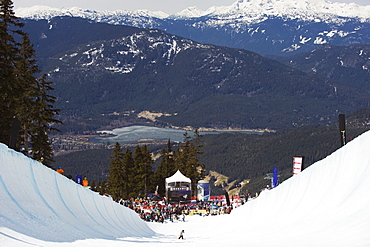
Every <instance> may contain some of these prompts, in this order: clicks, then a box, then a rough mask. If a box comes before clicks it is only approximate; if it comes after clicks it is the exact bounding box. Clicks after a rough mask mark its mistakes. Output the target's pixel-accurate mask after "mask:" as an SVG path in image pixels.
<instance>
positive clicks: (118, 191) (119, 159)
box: [108, 142, 123, 200]
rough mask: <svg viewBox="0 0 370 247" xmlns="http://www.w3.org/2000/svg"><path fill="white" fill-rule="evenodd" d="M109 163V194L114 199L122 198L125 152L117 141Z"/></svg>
mask: <svg viewBox="0 0 370 247" xmlns="http://www.w3.org/2000/svg"><path fill="white" fill-rule="evenodd" d="M110 159H111V162H110V163H109V167H110V171H109V175H108V194H110V195H111V196H112V197H113V199H114V200H117V199H121V198H122V196H123V186H122V180H123V174H122V173H123V154H122V149H121V145H120V144H119V143H118V142H116V144H115V146H114V148H113V155H112V156H111V157H110Z"/></svg>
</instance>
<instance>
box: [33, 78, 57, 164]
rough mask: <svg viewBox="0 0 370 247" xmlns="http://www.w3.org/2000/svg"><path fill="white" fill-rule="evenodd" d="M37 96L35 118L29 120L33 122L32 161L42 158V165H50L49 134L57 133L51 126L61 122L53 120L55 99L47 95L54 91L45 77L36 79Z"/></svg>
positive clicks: (55, 113) (55, 110)
mask: <svg viewBox="0 0 370 247" xmlns="http://www.w3.org/2000/svg"><path fill="white" fill-rule="evenodd" d="M37 81H38V96H37V97H36V101H35V109H34V111H35V113H36V114H35V116H34V117H33V118H31V119H30V120H32V121H33V123H34V124H33V128H31V130H32V132H31V133H30V135H31V144H32V153H33V158H34V159H37V160H38V159H40V158H41V157H43V158H44V164H50V162H51V161H52V153H53V150H52V147H51V143H50V142H49V134H50V133H51V132H52V131H59V130H58V129H56V128H54V127H53V124H56V123H61V121H59V120H57V119H55V118H54V116H55V115H57V114H59V110H58V109H55V108H54V107H53V104H54V103H55V99H56V98H55V97H54V96H51V95H49V94H48V92H49V91H51V90H54V88H53V87H52V86H51V84H52V82H48V81H46V75H43V76H42V78H40V79H38V80H37Z"/></svg>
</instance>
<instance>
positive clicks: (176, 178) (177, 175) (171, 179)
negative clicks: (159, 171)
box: [166, 170, 191, 184]
mask: <svg viewBox="0 0 370 247" xmlns="http://www.w3.org/2000/svg"><path fill="white" fill-rule="evenodd" d="M173 182H187V183H191V180H190V178H188V177H185V175H184V174H182V173H181V172H180V170H177V172H176V173H175V174H173V175H172V176H171V177H168V178H166V184H169V183H173Z"/></svg>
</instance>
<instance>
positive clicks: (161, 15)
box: [15, 0, 370, 26]
mask: <svg viewBox="0 0 370 247" xmlns="http://www.w3.org/2000/svg"><path fill="white" fill-rule="evenodd" d="M15 13H16V15H17V16H19V17H21V18H31V19H50V18H52V17H55V16H74V17H83V18H88V19H92V20H95V21H104V22H108V23H111V24H119V19H122V18H132V19H137V18H138V17H145V18H147V19H149V20H150V21H151V22H154V23H152V25H153V26H155V22H156V19H189V18H198V17H208V18H211V19H212V20H213V21H212V24H214V25H216V24H218V25H221V24H227V23H232V22H235V21H236V20H238V22H244V23H256V22H261V21H263V20H265V19H266V18H267V17H268V16H275V17H283V18H290V19H302V20H306V21H315V20H316V21H325V22H336V21H340V18H339V19H338V18H337V17H346V18H360V19H361V20H362V21H366V20H368V19H369V18H370V5H367V6H360V5H357V4H354V3H349V4H347V3H333V2H330V1H327V0H310V1H308V0H238V1H236V2H235V3H234V4H232V5H230V6H221V7H216V6H214V7H211V8H209V9H208V10H206V11H202V10H199V9H198V8H196V7H189V8H187V9H184V10H182V11H180V12H178V13H176V14H173V15H170V14H168V13H165V12H162V11H156V12H152V11H148V10H136V11H127V10H116V11H94V10H87V9H82V8H79V7H72V8H62V9H58V8H51V7H47V6H33V7H30V8H18V9H16V10H15ZM209 24H210V23H209Z"/></svg>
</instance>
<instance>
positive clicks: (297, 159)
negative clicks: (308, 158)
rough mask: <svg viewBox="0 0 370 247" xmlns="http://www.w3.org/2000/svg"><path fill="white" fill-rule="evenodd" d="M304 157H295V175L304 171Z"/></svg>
mask: <svg viewBox="0 0 370 247" xmlns="http://www.w3.org/2000/svg"><path fill="white" fill-rule="evenodd" d="M302 164H303V157H293V175H297V174H298V173H300V172H301V171H302Z"/></svg>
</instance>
